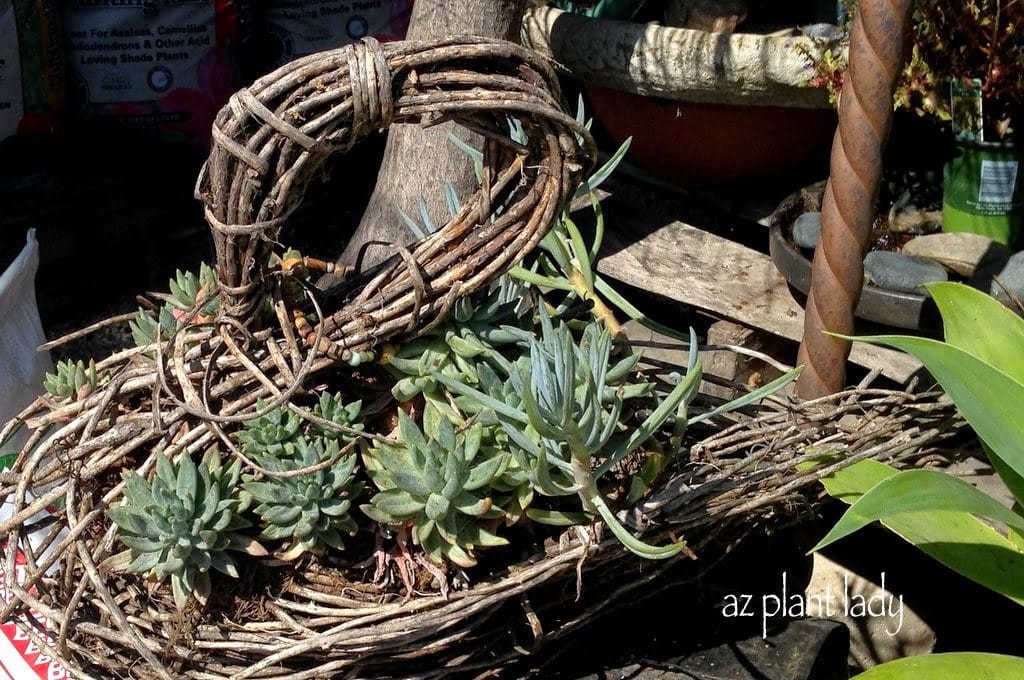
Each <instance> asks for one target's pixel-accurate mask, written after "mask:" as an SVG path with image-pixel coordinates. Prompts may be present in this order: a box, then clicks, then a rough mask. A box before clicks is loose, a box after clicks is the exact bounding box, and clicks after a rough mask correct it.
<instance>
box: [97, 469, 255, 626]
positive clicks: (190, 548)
mask: <svg viewBox="0 0 1024 680" xmlns="http://www.w3.org/2000/svg"><path fill="white" fill-rule="evenodd" d="M240 471H241V464H240V461H238V460H235V461H234V462H233V463H232V464H231V465H229V466H226V467H225V465H224V462H223V460H222V459H221V457H220V456H219V455H218V454H217V452H216V451H214V450H210V451H208V452H207V453H206V455H205V456H204V457H203V460H202V462H201V463H200V464H199V465H198V466H197V465H196V464H195V462H194V461H193V460H192V458H191V457H190V456H188V455H187V454H184V455H182V456H181V457H180V459H179V461H178V463H177V465H175V464H173V463H172V462H171V461H170V460H169V459H168V458H167V457H166V456H164V455H163V454H157V458H156V474H155V475H154V476H153V478H152V479H151V480H148V481H147V480H145V479H143V478H142V477H141V476H139V475H138V474H137V473H135V472H129V473H127V474H126V475H125V491H124V502H123V503H122V504H121V505H118V506H115V507H112V508H109V509H108V510H107V516H108V517H109V518H110V520H111V521H113V522H114V523H115V524H116V525H117V537H118V539H119V540H120V541H121V542H122V543H123V544H124V545H125V546H126V547H127V548H128V549H127V550H125V551H123V552H120V553H117V554H115V555H113V556H111V557H109V558H108V559H107V560H106V561H105V562H104V566H106V567H108V568H111V569H124V570H127V571H130V572H134V573H144V574H146V575H148V576H149V577H150V578H151V579H153V580H154V581H155V582H157V583H162V582H163V581H165V580H166V579H168V578H169V579H170V581H171V590H172V593H173V596H174V602H175V604H176V605H177V606H178V607H184V606H185V604H186V602H187V601H188V597H189V595H190V594H192V593H193V592H194V593H195V594H196V596H197V598H198V599H200V600H201V601H205V599H206V597H207V595H208V594H209V592H210V576H209V571H210V570H211V569H215V570H217V571H219V572H221V573H223V574H226V575H228V576H231V577H233V578H238V568H237V566H236V564H235V562H234V559H233V558H232V557H231V556H230V555H229V554H228V551H229V550H237V551H245V552H248V553H249V554H252V555H265V554H266V550H264V549H263V548H262V546H260V545H259V544H258V543H257V542H256V541H255V540H254V539H253V538H251V537H250V536H247V535H245V534H244V533H242V530H243V529H246V528H248V527H249V526H251V524H250V522H249V521H248V520H246V519H245V518H244V517H242V516H241V515H240V513H241V512H242V511H243V510H244V507H243V505H242V502H241V500H240V499H239V497H238V496H237V495H236V494H235V490H236V487H237V485H238V481H239V477H240Z"/></svg>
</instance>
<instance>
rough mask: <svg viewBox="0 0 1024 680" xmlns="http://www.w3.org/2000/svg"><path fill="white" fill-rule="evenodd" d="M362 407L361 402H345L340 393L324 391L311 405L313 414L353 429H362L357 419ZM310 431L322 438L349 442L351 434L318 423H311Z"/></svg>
mask: <svg viewBox="0 0 1024 680" xmlns="http://www.w3.org/2000/svg"><path fill="white" fill-rule="evenodd" d="M362 408H363V402H362V401H361V400H359V401H353V402H352V403H350V404H346V403H345V402H344V401H342V399H341V395H340V394H331V393H330V392H324V393H323V394H321V395H320V401H319V402H317V404H316V405H315V406H314V407H313V415H316V416H320V417H321V418H323V419H324V420H329V421H331V422H332V423H334V424H336V425H343V426H345V427H348V428H351V429H353V430H362V429H363V424H362V423H360V422H359V421H358V418H359V412H360V411H361V410H362ZM310 431H311V432H312V433H313V434H315V435H316V436H318V437H321V438H323V439H331V440H338V441H344V442H349V441H352V435H351V434H350V433H345V432H343V431H341V430H337V429H335V428H332V427H325V426H323V425H320V424H319V423H313V425H312V426H311V428H310Z"/></svg>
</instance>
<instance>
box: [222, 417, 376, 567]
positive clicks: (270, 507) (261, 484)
mask: <svg viewBox="0 0 1024 680" xmlns="http://www.w3.org/2000/svg"><path fill="white" fill-rule="evenodd" d="M282 431H287V429H285V430H282ZM339 454H340V448H339V444H338V440H337V439H334V438H332V439H315V440H312V441H310V440H308V439H306V438H305V437H297V438H295V439H294V440H291V441H287V442H284V443H281V442H275V443H274V444H272V445H271V446H270V447H267V448H266V449H263V450H262V451H260V452H258V453H256V454H255V456H254V458H255V461H256V463H257V464H259V465H260V466H261V467H263V468H265V469H266V470H269V471H270V472H271V473H293V472H296V471H299V470H302V469H305V468H312V467H314V466H316V465H318V464H321V463H328V462H330V461H332V460H334V461H335V462H334V463H333V464H331V465H327V466H325V467H322V468H320V469H317V470H315V471H312V472H307V473H305V474H298V475H291V476H276V475H262V476H258V475H246V477H245V479H246V481H245V482H244V483H243V484H242V489H243V493H242V498H243V499H245V501H246V503H248V502H249V501H250V499H251V501H254V502H255V503H257V504H258V505H256V507H255V508H254V510H255V512H256V514H257V515H259V517H260V520H261V521H260V524H261V526H262V527H263V532H262V533H261V534H260V538H262V539H265V540H271V541H276V540H284V541H286V543H285V547H284V549H283V550H282V551H280V552H279V553H277V556H278V557H279V558H281V559H284V560H293V559H296V558H298V557H300V556H301V555H303V554H304V553H306V552H311V553H315V554H323V553H324V552H325V551H326V549H327V548H334V549H336V550H342V549H344V547H345V546H344V542H343V539H342V534H348V535H350V536H351V535H354V534H355V533H356V530H357V528H358V527H357V526H356V522H355V520H354V519H353V518H352V516H351V514H350V513H349V510H350V509H351V507H352V499H354V498H355V497H357V496H358V495H359V493H360V492H361V491H362V484H361V483H359V482H356V481H355V470H356V456H355V454H349V455H345V456H341V455H339Z"/></svg>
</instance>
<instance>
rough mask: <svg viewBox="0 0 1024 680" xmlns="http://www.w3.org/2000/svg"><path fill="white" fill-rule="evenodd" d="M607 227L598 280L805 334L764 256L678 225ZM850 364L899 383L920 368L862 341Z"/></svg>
mask: <svg viewBox="0 0 1024 680" xmlns="http://www.w3.org/2000/svg"><path fill="white" fill-rule="evenodd" d="M610 224H614V225H615V227H614V228H610V229H609V230H608V234H607V236H606V238H605V241H606V243H605V247H604V249H603V257H602V259H601V260H600V261H599V262H598V267H597V268H598V271H599V272H601V273H602V274H605V275H607V276H609V277H611V278H614V279H617V280H619V281H622V282H623V283H626V284H629V285H631V286H635V287H637V288H641V289H643V290H647V291H650V292H654V293H657V294H659V295H663V296H665V297H668V298H670V299H672V300H676V301H678V302H682V303H685V304H688V305H693V306H695V307H699V308H701V309H704V310H707V311H709V312H712V313H714V314H716V315H719V316H722V317H724V318H728V319H731V320H734V321H737V322H739V323H741V324H744V325H746V326H751V327H754V328H759V329H762V330H765V331H768V332H770V333H774V334H776V335H781V336H782V337H785V338H789V339H790V340H795V341H798V342H799V340H800V338H801V337H802V336H803V330H804V312H803V308H802V307H801V306H800V305H799V304H798V303H797V301H796V300H795V299H794V298H793V295H792V294H791V293H790V291H789V286H788V285H787V284H786V280H785V279H784V278H783V277H782V276H781V275H780V274H779V273H778V271H777V270H776V269H775V265H774V264H773V263H772V261H771V258H770V257H769V256H767V255H764V254H763V253H760V252H758V251H756V250H753V249H751V248H747V247H746V246H743V245H741V244H739V243H735V242H733V241H730V240H728V239H724V238H722V237H720V236H716V235H715V234H711V233H709V232H706V231H702V230H700V229H697V228H696V227H692V226H690V225H688V224H685V223H683V222H680V221H678V220H673V221H669V222H668V223H667V224H664V226H662V227H660V228H658V229H657V230H655V231H652V232H650V233H647V234H645V235H644V234H635V233H631V232H630V230H629V225H628V222H625V221H612V222H610ZM850 361H852V362H854V363H856V364H858V365H860V366H865V367H867V368H869V369H876V368H877V369H879V370H880V371H881V372H882V374H883V375H885V376H887V377H889V378H892V379H893V380H896V381H898V382H901V383H903V382H906V381H907V380H908V379H909V378H910V376H911V375H913V374H914V373H915V372H917V371H918V370H920V369H921V368H922V366H921V363H920V362H918V361H917V360H916V359H914V358H913V357H911V356H909V355H907V354H903V353H902V352H897V351H894V350H890V349H886V348H884V347H877V346H873V345H866V344H862V343H855V344H854V346H853V351H852V352H851V354H850Z"/></svg>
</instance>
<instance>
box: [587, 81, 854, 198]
mask: <svg viewBox="0 0 1024 680" xmlns="http://www.w3.org/2000/svg"><path fill="white" fill-rule="evenodd" d="M587 93H588V98H589V100H590V105H591V107H592V110H593V112H594V117H595V118H596V120H597V121H598V122H599V123H600V124H601V125H602V126H603V127H604V128H605V130H606V131H607V132H608V134H610V135H611V136H612V137H613V138H614V139H615V141H616V142H617V143H621V142H622V141H623V140H625V139H626V138H627V137H630V136H631V137H633V142H632V144H631V145H630V147H629V156H630V158H631V159H632V160H633V162H635V163H636V164H637V165H639V166H640V167H642V168H643V169H645V170H647V171H648V172H651V173H654V174H656V175H659V176H661V177H664V178H666V179H670V180H673V181H675V182H677V183H679V184H684V185H691V186H712V185H720V184H727V183H731V182H736V181H741V180H751V179H757V178H769V179H777V178H779V177H780V176H783V175H796V174H800V173H801V172H805V171H809V170H816V171H817V174H818V175H819V176H820V175H821V174H822V173H823V172H827V171H828V156H829V151H830V149H831V146H832V136H833V135H834V134H835V129H836V121H837V118H836V114H835V112H834V111H831V110H827V109H796V108H782V107H775V106H733V105H726V104H696V103H690V102H675V101H667V100H663V99H655V98H652V97H642V96H640V95H635V94H630V93H628V92H621V91H618V90H611V89H608V88H603V87H596V86H593V85H588V86H587Z"/></svg>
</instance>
